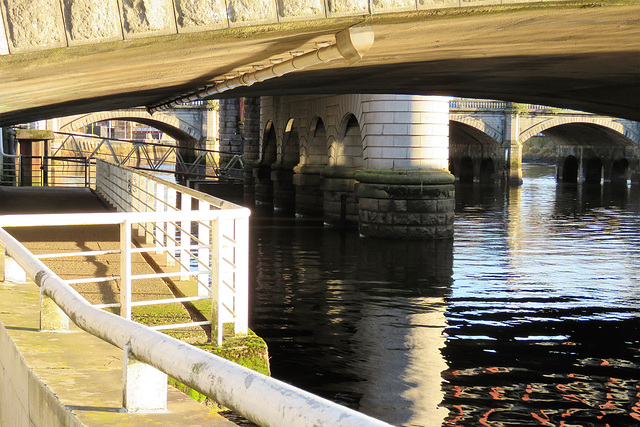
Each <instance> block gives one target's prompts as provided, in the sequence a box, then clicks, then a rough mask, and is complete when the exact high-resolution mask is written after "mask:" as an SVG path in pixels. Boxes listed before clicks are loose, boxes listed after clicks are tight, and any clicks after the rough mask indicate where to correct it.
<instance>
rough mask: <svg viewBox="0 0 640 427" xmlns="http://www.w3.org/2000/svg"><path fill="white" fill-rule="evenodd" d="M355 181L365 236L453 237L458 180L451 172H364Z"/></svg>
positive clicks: (361, 224)
mask: <svg viewBox="0 0 640 427" xmlns="http://www.w3.org/2000/svg"><path fill="white" fill-rule="evenodd" d="M356 179H357V180H358V181H359V182H360V183H359V184H358V185H357V186H356V197H358V199H359V204H358V214H359V219H360V225H359V230H360V234H362V235H363V236H366V237H385V238H416V239H437V238H448V237H452V236H453V220H454V207H455V201H454V193H455V190H454V185H453V183H454V181H455V178H454V176H453V175H451V174H450V173H449V172H448V171H444V170H434V171H395V172H390V171H362V172H359V173H358V174H356Z"/></svg>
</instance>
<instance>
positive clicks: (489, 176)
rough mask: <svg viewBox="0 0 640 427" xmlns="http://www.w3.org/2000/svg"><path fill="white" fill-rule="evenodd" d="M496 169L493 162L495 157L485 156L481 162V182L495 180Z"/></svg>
mask: <svg viewBox="0 0 640 427" xmlns="http://www.w3.org/2000/svg"><path fill="white" fill-rule="evenodd" d="M495 173H496V169H495V166H494V163H493V159H488V158H484V159H482V162H481V163H480V182H482V183H488V182H493V180H494V178H495Z"/></svg>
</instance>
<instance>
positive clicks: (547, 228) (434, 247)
mask: <svg viewBox="0 0 640 427" xmlns="http://www.w3.org/2000/svg"><path fill="white" fill-rule="evenodd" d="M456 191H457V194H456V199H457V209H456V210H457V212H456V224H455V225H456V227H455V233H456V235H455V238H454V240H453V242H451V241H439V242H436V243H427V244H425V243H417V242H388V241H379V240H372V239H361V238H359V237H358V236H357V234H356V233H347V234H345V235H341V234H340V233H339V232H338V231H334V230H332V229H328V228H324V227H322V225H321V224H319V223H313V222H303V221H300V220H298V221H295V223H294V220H293V219H286V218H282V217H280V218H278V217H270V216H264V215H260V214H259V213H258V212H254V214H253V221H254V223H253V230H252V236H253V237H252V238H253V247H252V253H253V256H254V257H255V258H254V260H253V265H256V266H257V268H256V271H255V274H254V276H253V277H252V281H253V284H252V285H253V289H254V295H253V299H252V300H253V302H252V304H253V307H252V310H251V311H252V313H253V318H252V319H251V324H252V326H253V328H254V329H255V330H256V331H257V332H258V333H259V334H260V335H262V336H263V337H264V338H265V339H266V340H267V342H268V343H269V345H270V352H271V356H272V369H273V374H274V376H276V377H278V378H282V379H284V380H286V381H290V382H292V383H293V384H295V385H298V386H301V387H303V388H305V389H309V390H310V391H313V392H316V393H319V394H321V395H324V396H326V397H329V398H331V399H334V400H337V401H339V402H342V403H346V404H348V405H350V406H352V407H354V408H358V409H359V410H361V411H363V412H365V413H368V414H371V415H374V416H377V417H380V418H382V419H385V420H387V421H389V422H392V423H395V424H399V425H425V426H432V425H447V426H454V425H465V426H467V425H469V426H470V425H492V426H498V425H541V424H544V423H547V422H548V423H550V424H552V425H603V426H604V425H607V424H609V425H611V426H613V425H616V426H620V425H637V423H638V421H640V381H639V380H638V375H637V369H638V364H640V352H639V350H638V349H639V348H640V334H639V330H640V288H639V286H638V285H639V284H640V283H639V282H638V277H640V274H639V273H640V271H639V270H640V267H639V266H640V262H639V261H640V244H638V243H637V242H638V241H639V238H640V221H638V220H639V219H640V194H638V191H637V190H635V189H633V188H627V187H626V186H623V187H619V186H618V187H616V186H610V185H605V186H600V185H596V186H587V185H580V186H577V185H575V184H574V185H568V184H560V185H557V184H556V182H555V180H554V177H553V168H549V167H546V166H533V165H525V180H524V185H523V186H522V187H521V188H511V189H505V188H502V187H495V186H489V187H480V186H478V185H472V184H470V185H468V186H467V187H464V186H458V188H457V189H456Z"/></svg>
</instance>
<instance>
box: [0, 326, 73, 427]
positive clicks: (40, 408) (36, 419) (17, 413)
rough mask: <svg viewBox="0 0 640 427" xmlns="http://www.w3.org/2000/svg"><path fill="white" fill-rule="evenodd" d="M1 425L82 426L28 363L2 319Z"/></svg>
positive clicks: (0, 327) (0, 370)
mask: <svg viewBox="0 0 640 427" xmlns="http://www.w3.org/2000/svg"><path fill="white" fill-rule="evenodd" d="M0 378H2V381H0V426H42V427H44V426H81V424H80V423H79V422H78V420H77V419H76V417H75V416H73V415H72V414H71V413H70V412H68V411H67V409H66V408H65V407H64V405H62V404H61V403H60V401H59V400H58V399H57V398H56V396H55V395H54V394H53V393H52V392H51V390H49V389H48V388H47V386H46V385H44V383H43V382H42V381H41V380H40V379H39V378H38V377H37V376H36V375H35V374H34V372H33V371H32V370H31V369H30V368H29V366H27V363H26V361H25V360H24V358H23V357H22V355H21V354H20V351H19V350H18V348H17V347H16V345H15V344H14V342H13V341H12V340H11V337H10V336H9V333H8V332H7V330H6V328H5V327H4V325H2V323H0Z"/></svg>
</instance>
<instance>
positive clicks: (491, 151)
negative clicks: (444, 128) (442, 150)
mask: <svg viewBox="0 0 640 427" xmlns="http://www.w3.org/2000/svg"><path fill="white" fill-rule="evenodd" d="M474 163H475V164H476V165H480V168H481V169H480V171H479V173H480V174H481V176H478V177H477V178H478V179H479V180H480V181H482V182H489V181H490V180H495V179H496V171H497V170H500V169H501V168H502V167H503V166H504V149H503V148H501V147H500V144H499V143H498V141H496V140H495V139H494V138H493V137H491V136H489V135H488V134H486V133H485V132H483V131H481V130H480V129H477V128H476V127H474V126H471V125H469V124H466V123H462V122H458V121H455V120H451V121H450V122H449V171H450V172H451V173H452V174H453V175H455V177H456V178H457V179H458V180H459V181H461V182H473V180H474V170H473V164H474ZM499 178H502V177H499Z"/></svg>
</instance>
